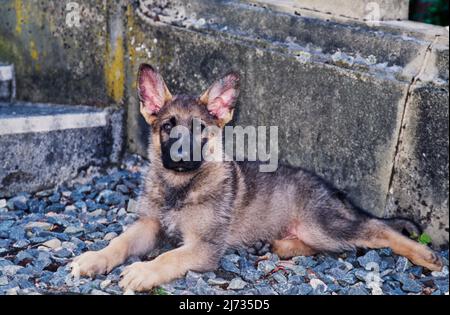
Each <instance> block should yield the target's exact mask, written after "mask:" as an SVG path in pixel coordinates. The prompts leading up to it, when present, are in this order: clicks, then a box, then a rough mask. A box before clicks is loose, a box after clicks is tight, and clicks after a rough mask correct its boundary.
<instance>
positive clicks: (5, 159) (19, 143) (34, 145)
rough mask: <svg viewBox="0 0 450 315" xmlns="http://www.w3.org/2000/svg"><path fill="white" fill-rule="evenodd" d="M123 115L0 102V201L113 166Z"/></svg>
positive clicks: (118, 154)
mask: <svg viewBox="0 0 450 315" xmlns="http://www.w3.org/2000/svg"><path fill="white" fill-rule="evenodd" d="M122 116H123V113H122V111H120V110H115V109H112V108H106V109H97V108H93V107H87V106H69V105H54V104H33V103H23V102H18V103H14V104H11V103H0V163H1V164H0V165H1V166H0V197H8V196H11V195H13V194H17V193H18V192H22V191H25V192H34V191H39V190H43V189H46V188H50V187H53V186H54V185H56V184H59V183H61V182H63V181H65V180H68V179H70V178H72V177H74V176H76V174H77V173H78V172H79V171H80V170H82V169H84V168H87V167H89V166H91V165H98V166H102V165H105V164H108V163H115V162H118V159H119V156H120V153H121V150H122V137H123V135H122V130H123V128H122V123H123V119H122Z"/></svg>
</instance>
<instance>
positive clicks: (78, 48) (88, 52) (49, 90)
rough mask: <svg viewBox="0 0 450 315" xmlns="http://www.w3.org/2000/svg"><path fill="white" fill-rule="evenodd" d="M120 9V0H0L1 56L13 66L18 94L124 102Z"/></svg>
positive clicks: (49, 99)
mask: <svg viewBox="0 0 450 315" xmlns="http://www.w3.org/2000/svg"><path fill="white" fill-rule="evenodd" d="M121 10H122V7H121V1H106V0H89V1H88V0H83V1H69V0H61V1H37V0H26V1H25V0H2V1H1V4H0V17H1V18H0V60H1V61H3V62H10V63H14V64H15V66H16V70H17V77H18V80H17V91H18V95H17V98H18V99H20V100H24V101H33V102H52V103H62V104H85V105H98V106H105V105H108V104H111V103H120V102H122V98H123V96H124V61H123V60H124V55H125V53H124V50H123V47H124V46H123V40H124V35H123V34H122V32H123V27H121V25H122V22H121V21H122V19H123V18H124V14H123V12H121ZM117 12H118V13H117ZM116 13H117V14H116Z"/></svg>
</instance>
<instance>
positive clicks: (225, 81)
mask: <svg viewBox="0 0 450 315" xmlns="http://www.w3.org/2000/svg"><path fill="white" fill-rule="evenodd" d="M240 80H241V76H240V74H239V73H237V72H229V73H228V74H226V75H225V76H224V77H222V78H221V79H219V80H217V81H216V82H214V84H213V85H212V86H211V87H210V88H209V89H208V90H207V91H206V92H205V93H203V95H202V96H201V97H200V102H201V103H202V104H204V105H206V106H207V108H208V111H209V112H210V114H211V115H213V116H214V117H215V118H216V120H217V122H218V125H219V126H220V127H224V126H225V125H226V124H227V123H228V122H230V121H231V119H233V112H234V106H235V103H236V100H237V98H238V96H239V92H240Z"/></svg>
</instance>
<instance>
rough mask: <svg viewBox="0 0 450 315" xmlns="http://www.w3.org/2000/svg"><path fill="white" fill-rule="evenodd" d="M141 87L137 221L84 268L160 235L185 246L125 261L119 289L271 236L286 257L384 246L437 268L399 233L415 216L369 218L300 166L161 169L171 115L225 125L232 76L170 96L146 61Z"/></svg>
mask: <svg viewBox="0 0 450 315" xmlns="http://www.w3.org/2000/svg"><path fill="white" fill-rule="evenodd" d="M139 91H140V94H139V95H140V99H141V112H142V114H143V116H144V117H145V119H146V121H147V122H148V123H149V124H150V125H151V128H152V133H151V134H152V135H151V145H150V149H149V156H150V159H151V162H152V165H151V168H150V170H149V172H148V174H147V176H146V180H145V188H144V193H143V195H142V196H141V198H140V201H139V207H140V209H139V210H140V212H141V219H140V220H139V221H138V222H137V223H135V224H134V225H133V226H131V227H130V228H128V229H127V230H126V231H125V232H124V233H123V234H122V235H121V236H119V237H118V238H116V239H114V240H113V241H112V242H111V244H110V245H109V246H108V247H106V248H105V249H103V250H101V251H98V252H87V253H85V254H83V255H81V256H80V257H78V258H76V260H75V263H76V264H77V265H78V266H79V270H80V271H81V274H83V275H88V276H94V275H95V274H103V273H107V272H110V271H111V270H112V269H113V268H114V267H116V266H117V265H120V264H122V263H123V262H124V261H125V260H126V259H127V258H128V257H130V256H133V255H144V254H146V253H148V252H149V251H151V250H152V249H153V247H154V246H155V243H156V240H157V238H158V237H159V236H160V235H162V234H163V233H165V234H166V235H169V236H171V237H175V238H179V239H180V240H181V241H182V245H181V246H180V247H179V248H177V249H175V250H172V251H169V252H167V253H164V254H162V255H160V256H159V257H157V258H156V259H154V260H152V261H149V262H138V263H135V264H132V265H131V266H129V267H127V268H126V269H125V270H124V272H123V278H122V280H121V282H120V285H121V287H123V288H124V289H131V290H135V291H145V290H149V289H151V288H153V287H155V286H157V285H160V284H163V283H166V282H169V281H171V280H174V279H176V278H179V277H182V276H183V275H184V274H185V273H186V272H187V271H188V270H195V271H207V270H213V269H215V268H217V264H218V261H219V259H220V257H221V255H222V254H223V253H224V252H225V250H226V249H227V248H230V247H240V246H244V245H251V244H252V243H254V242H256V241H258V240H264V241H269V242H271V243H272V245H273V251H274V252H275V253H277V254H278V255H279V256H281V257H283V258H288V257H292V256H298V255H313V254H315V253H318V252H341V251H345V250H349V249H353V248H356V247H363V248H383V247H390V248H392V249H393V251H394V252H395V253H397V254H399V255H403V256H405V257H407V258H409V259H410V260H411V261H412V262H413V263H415V264H418V265H421V266H424V267H427V268H428V269H431V270H440V269H441V268H442V263H441V261H440V259H439V258H438V256H437V255H436V254H435V253H434V252H433V251H432V250H430V249H429V248H428V247H426V246H424V245H421V244H419V243H417V242H415V241H413V240H411V239H409V238H407V237H405V236H403V235H402V234H401V233H400V231H399V229H407V230H408V231H409V232H415V233H418V229H417V227H416V225H415V224H414V223H412V222H410V221H408V220H403V219H379V218H375V217H373V216H371V215H369V214H367V213H365V212H363V211H361V210H359V209H357V208H355V207H354V206H352V205H351V204H350V203H349V202H348V201H346V199H345V198H343V197H342V196H341V194H339V193H338V192H337V191H336V190H334V189H332V188H330V187H329V186H328V185H326V184H325V183H324V182H323V181H322V180H321V179H319V178H318V177H316V176H314V175H313V174H311V173H309V172H306V171H304V170H302V169H298V168H290V167H280V168H279V170H278V171H277V172H275V173H260V172H259V169H258V165H257V164H256V163H237V162H221V163H218V162H206V161H204V162H202V163H201V165H200V166H198V165H197V167H198V168H193V169H191V170H189V171H180V170H181V168H180V169H179V170H177V169H171V168H170V167H169V168H168V167H166V166H167V165H165V164H164V161H163V158H164V150H165V149H162V148H163V147H164V146H165V144H166V143H167V141H169V139H168V134H167V132H166V130H165V128H168V127H167V122H169V124H176V125H184V126H186V127H189V126H191V124H192V119H193V118H194V117H196V118H200V119H201V120H202V121H203V122H205V124H207V125H217V126H220V127H223V126H224V125H225V124H226V123H228V122H229V121H230V120H231V118H232V114H233V105H234V103H235V101H236V98H237V96H238V92H239V75H238V74H236V73H230V74H228V75H226V76H225V77H223V78H222V79H220V80H219V81H217V82H216V83H214V84H213V86H212V87H211V88H210V89H209V90H208V91H207V92H205V93H204V94H203V95H202V96H201V97H199V98H196V97H189V96H177V97H173V96H172V95H171V94H170V92H169V90H168V89H167V87H166V85H165V84H164V81H163V79H162V77H161V76H160V75H159V74H158V72H157V71H156V70H155V69H154V68H152V67H151V66H148V65H142V66H141V68H140V73H139ZM169 127H170V126H169Z"/></svg>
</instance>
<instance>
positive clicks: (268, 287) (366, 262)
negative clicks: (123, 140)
mask: <svg viewBox="0 0 450 315" xmlns="http://www.w3.org/2000/svg"><path fill="white" fill-rule="evenodd" d="M146 167H147V165H146V163H145V162H144V161H143V160H142V159H141V158H140V157H138V156H128V157H127V158H126V159H124V161H123V163H122V167H121V168H111V169H107V170H104V171H99V170H98V169H92V170H87V171H83V174H81V175H80V177H79V178H78V179H77V180H74V181H72V182H69V183H66V184H63V185H61V186H59V187H57V188H55V189H50V190H46V191H40V192H37V193H35V194H26V193H19V194H18V195H17V196H14V197H13V198H9V199H7V198H3V199H0V294H11V295H13V294H20V295H25V294H27V295H28V294H92V295H107V294H124V292H122V291H121V290H120V288H119V286H118V281H119V280H120V279H119V277H120V273H121V272H122V270H123V268H124V266H119V267H117V268H115V269H114V270H113V271H112V272H111V273H110V274H108V275H102V276H97V277H96V278H95V279H93V280H92V279H88V278H81V279H74V278H72V277H71V276H70V267H69V264H70V262H71V260H72V259H73V258H74V257H76V256H78V255H80V254H81V253H83V252H85V251H86V250H99V249H102V248H104V247H105V246H107V245H108V243H109V242H110V241H111V240H112V239H113V238H115V237H117V235H120V233H122V231H123V230H124V228H125V227H126V226H128V225H129V224H132V223H133V222H134V221H135V220H136V219H137V214H136V212H137V210H138V209H137V199H138V195H139V193H140V187H141V185H140V184H141V178H142V176H141V174H142V173H143V172H145V168H146ZM168 249H170V246H169V245H166V246H164V249H163V250H168ZM156 253H161V251H157V252H154V253H151V254H149V256H148V257H147V258H148V259H150V258H152V257H154V256H155V255H156ZM440 255H441V257H442V258H443V261H444V264H445V265H446V267H445V268H444V270H443V271H442V272H433V273H431V272H429V271H427V270H425V269H424V268H421V267H418V266H413V265H412V264H411V263H410V262H409V261H408V260H407V259H406V258H404V257H399V256H396V255H394V254H393V253H392V251H391V250H390V249H380V250H369V251H365V252H364V251H362V252H348V253H344V254H342V255H339V256H336V255H335V256H327V255H317V256H314V257H302V256H299V257H294V258H293V259H291V260H280V259H279V258H278V256H276V255H274V254H272V253H271V252H270V244H266V243H264V242H257V243H256V244H255V245H254V246H252V247H251V248H247V249H245V250H242V249H240V250H229V251H228V252H227V253H226V254H225V255H224V256H223V257H222V259H221V260H220V268H219V269H218V270H216V271H214V272H207V273H196V272H188V274H187V275H186V276H185V277H184V278H183V279H178V280H176V281H173V282H172V283H168V284H164V285H162V286H161V287H159V288H157V289H155V290H154V291H153V292H152V294H229V295H235V294H263V295H278V294H285V295H313V294H316V295H324V294H325V295H368V294H376V295H381V294H385V295H419V294H423V295H431V294H432V295H444V294H448V291H449V271H448V261H449V258H448V255H449V252H448V250H445V251H442V252H440ZM144 259H146V258H145V257H144ZM139 260H140V259H138V258H135V257H133V258H130V259H129V260H128V261H127V263H126V264H125V265H129V264H131V263H133V262H136V261H139Z"/></svg>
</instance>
